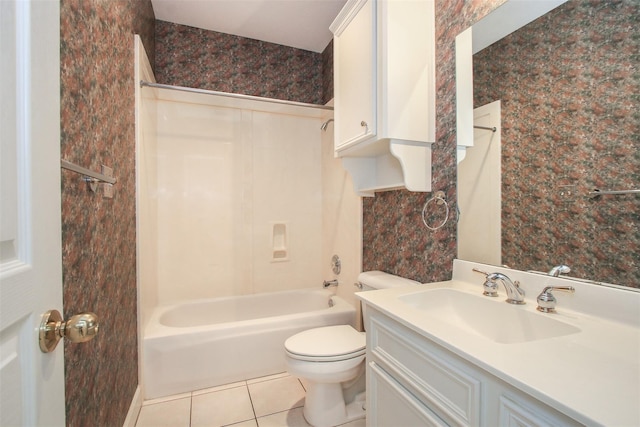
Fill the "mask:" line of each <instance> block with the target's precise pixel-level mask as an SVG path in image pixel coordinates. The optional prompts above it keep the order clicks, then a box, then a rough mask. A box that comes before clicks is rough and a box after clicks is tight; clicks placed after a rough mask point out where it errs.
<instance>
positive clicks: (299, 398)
mask: <svg viewBox="0 0 640 427" xmlns="http://www.w3.org/2000/svg"><path fill="white" fill-rule="evenodd" d="M248 387H249V393H250V394H251V402H252V403H253V409H254V411H255V413H256V417H262V416H264V415H269V414H273V413H276V412H282V411H286V410H289V409H292V408H298V407H300V406H303V405H304V389H303V388H302V385H301V384H300V381H298V379H297V378H294V377H290V376H287V377H284V378H279V379H275V380H270V381H263V382H259V383H255V384H249V386H248Z"/></svg>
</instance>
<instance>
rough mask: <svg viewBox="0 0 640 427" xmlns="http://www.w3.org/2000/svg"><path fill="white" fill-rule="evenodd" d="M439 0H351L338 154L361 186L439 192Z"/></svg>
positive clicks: (338, 51)
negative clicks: (435, 155) (435, 178)
mask: <svg viewBox="0 0 640 427" xmlns="http://www.w3.org/2000/svg"><path fill="white" fill-rule="evenodd" d="M434 27H435V24H434V4H433V0H411V1H409V0H348V1H347V3H346V4H345V6H344V8H343V9H342V11H341V12H340V14H339V15H338V17H337V18H336V20H335V21H334V22H333V24H332V25H331V31H332V32H333V33H334V94H335V104H334V107H335V155H336V157H341V158H342V160H343V165H344V167H345V168H346V169H347V170H348V171H349V172H350V174H351V176H352V178H353V181H354V186H355V187H356V191H357V192H358V193H359V194H361V195H367V196H371V195H373V193H374V192H375V191H381V190H388V189H396V188H407V189H409V190H411V191H431V144H432V143H433V142H434V141H435V72H434V70H435V55H434V51H435V42H434V38H435V30H434Z"/></svg>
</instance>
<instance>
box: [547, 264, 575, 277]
mask: <svg viewBox="0 0 640 427" xmlns="http://www.w3.org/2000/svg"><path fill="white" fill-rule="evenodd" d="M570 272H571V269H570V268H569V266H568V265H564V264H560V265H556V266H555V267H553V268H552V269H551V270H549V273H548V274H549V276H553V277H558V276H560V275H561V274H567V273H570Z"/></svg>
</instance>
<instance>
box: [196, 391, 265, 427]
mask: <svg viewBox="0 0 640 427" xmlns="http://www.w3.org/2000/svg"><path fill="white" fill-rule="evenodd" d="M253 418H255V415H254V413H253V409H252V407H251V399H250V398H249V393H248V391H247V387H245V386H242V387H235V388H230V389H226V390H221V391H216V392H213V393H207V394H199V395H197V396H193V398H192V407H191V427H204V426H224V425H228V424H233V423H238V422H241V421H247V420H252V419H253Z"/></svg>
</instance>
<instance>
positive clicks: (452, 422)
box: [363, 301, 581, 427]
mask: <svg viewBox="0 0 640 427" xmlns="http://www.w3.org/2000/svg"><path fill="white" fill-rule="evenodd" d="M363 303H364V304H365V307H364V314H365V319H364V320H365V328H366V330H367V358H366V360H367V400H368V401H367V425H369V426H380V427H383V426H396V425H424V426H498V425H499V426H514V427H515V426H519V427H525V426H526V427H551V426H578V425H581V424H580V423H579V422H577V421H576V420H574V419H572V418H570V417H568V416H566V415H565V414H563V413H561V412H559V411H557V410H556V409H554V408H551V407H550V406H548V405H545V404H544V403H542V402H540V401H538V400H536V399H535V398H533V397H532V396H530V395H528V394H526V393H524V392H523V391H522V390H520V389H518V388H516V387H514V386H513V385H511V384H507V383H506V382H504V381H502V380H500V379H499V378H496V377H495V376H493V375H491V374H489V373H488V372H486V371H485V370H484V369H482V368H480V367H478V366H476V365H474V364H473V363H470V362H469V361H467V360H464V359H462V358H461V357H459V356H458V355H456V354H454V353H452V352H450V351H449V350H447V349H445V348H444V347H442V346H440V345H438V344H436V343H435V342H434V341H431V340H429V339H427V338H426V337H424V336H422V335H420V334H418V333H416V332H415V331H413V330H411V329H409V328H407V327H406V326H404V325H403V324H401V323H400V322H398V321H396V320H395V319H392V318H391V317H389V316H387V315H386V314H384V313H383V312H381V311H379V310H377V309H376V308H375V307H374V306H372V305H369V304H368V303H367V302H364V301H363Z"/></svg>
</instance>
